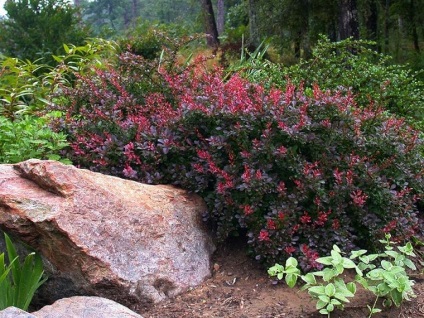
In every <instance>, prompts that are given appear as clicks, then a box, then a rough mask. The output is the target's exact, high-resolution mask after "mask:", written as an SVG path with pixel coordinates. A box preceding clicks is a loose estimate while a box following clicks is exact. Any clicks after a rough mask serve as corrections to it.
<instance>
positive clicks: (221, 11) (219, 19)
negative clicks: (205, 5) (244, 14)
mask: <svg viewBox="0 0 424 318" xmlns="http://www.w3.org/2000/svg"><path fill="white" fill-rule="evenodd" d="M216 7H217V12H216V27H217V29H218V34H219V35H221V34H222V33H224V26H225V3H224V0H218V2H217V6H216Z"/></svg>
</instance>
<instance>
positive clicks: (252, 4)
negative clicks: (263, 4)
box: [249, 0, 261, 47]
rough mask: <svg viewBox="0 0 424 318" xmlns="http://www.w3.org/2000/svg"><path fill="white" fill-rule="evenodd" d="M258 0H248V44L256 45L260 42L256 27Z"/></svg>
mask: <svg viewBox="0 0 424 318" xmlns="http://www.w3.org/2000/svg"><path fill="white" fill-rule="evenodd" d="M257 15H258V0H249V31H250V45H253V46H254V47H258V46H259V44H260V43H261V39H260V37H259V29H258V20H257V19H258V16H257Z"/></svg>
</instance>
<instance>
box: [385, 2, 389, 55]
mask: <svg viewBox="0 0 424 318" xmlns="http://www.w3.org/2000/svg"><path fill="white" fill-rule="evenodd" d="M389 19H390V0H386V4H385V6H384V53H387V52H388V51H389Z"/></svg>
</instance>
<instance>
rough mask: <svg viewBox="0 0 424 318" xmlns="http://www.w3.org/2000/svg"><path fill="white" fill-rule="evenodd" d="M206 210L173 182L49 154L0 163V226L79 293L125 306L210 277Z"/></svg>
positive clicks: (172, 293) (155, 298)
mask: <svg viewBox="0 0 424 318" xmlns="http://www.w3.org/2000/svg"><path fill="white" fill-rule="evenodd" d="M205 209H206V207H205V204H204V202H203V201H202V199H201V198H200V197H198V196H196V195H191V194H188V193H187V192H186V191H184V190H181V189H178V188H175V187H172V186H152V185H146V184H141V183H137V182H133V181H128V180H123V179H120V178H116V177H111V176H106V175H102V174H99V173H94V172H90V171H88V170H82V169H77V168H75V167H73V166H66V165H63V164H61V163H58V162H55V161H40V160H28V161H25V162H22V163H19V164H16V165H0V227H1V228H2V229H3V230H5V231H7V232H8V233H10V234H12V235H13V236H15V237H18V238H19V239H20V240H22V241H24V242H25V243H27V244H29V245H30V246H32V247H33V248H35V249H36V250H38V251H39V252H40V253H41V254H42V255H43V257H44V258H45V259H47V260H48V261H49V262H50V263H51V264H52V265H53V268H54V270H51V271H50V272H51V273H50V274H51V275H53V277H54V275H56V274H60V275H62V276H64V277H67V280H68V282H69V284H73V286H74V287H73V288H74V289H75V290H78V291H79V294H87V295H95V296H101V297H106V298H109V299H112V300H115V301H117V302H119V303H122V304H124V305H126V306H129V307H130V308H137V307H138V306H143V307H145V306H149V305H150V304H151V303H155V302H159V301H161V300H163V299H166V298H169V297H173V296H175V295H177V294H179V293H181V292H184V291H185V290H187V289H188V288H190V287H193V286H196V285H198V284H200V283H201V282H203V281H204V280H205V278H207V277H209V276H210V274H211V264H210V257H211V254H212V253H213V251H214V249H215V248H214V245H213V242H212V239H211V237H210V235H209V233H208V231H207V230H206V229H205V228H204V224H203V223H202V216H201V215H202V213H203V212H204V211H205ZM52 273H53V274H52ZM60 288H61V287H59V289H60ZM59 296H60V295H59ZM62 297H63V296H62ZM62 297H58V298H62ZM56 299H57V298H56Z"/></svg>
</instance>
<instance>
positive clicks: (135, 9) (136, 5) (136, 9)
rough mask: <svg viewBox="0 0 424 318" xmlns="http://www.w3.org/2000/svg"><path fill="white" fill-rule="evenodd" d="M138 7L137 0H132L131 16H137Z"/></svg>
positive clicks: (134, 17)
mask: <svg viewBox="0 0 424 318" xmlns="http://www.w3.org/2000/svg"><path fill="white" fill-rule="evenodd" d="M138 7H139V0H133V1H132V11H133V12H132V17H133V19H136V18H138Z"/></svg>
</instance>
